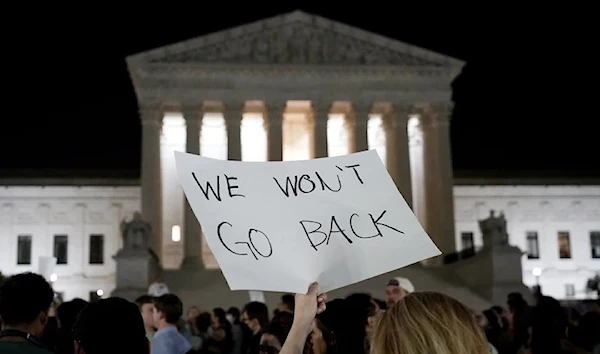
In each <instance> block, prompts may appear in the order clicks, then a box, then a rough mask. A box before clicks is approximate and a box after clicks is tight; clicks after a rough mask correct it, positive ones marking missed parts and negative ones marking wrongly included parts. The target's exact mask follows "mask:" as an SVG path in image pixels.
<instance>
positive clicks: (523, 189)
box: [454, 185, 600, 299]
mask: <svg viewBox="0 0 600 354" xmlns="http://www.w3.org/2000/svg"><path fill="white" fill-rule="evenodd" d="M454 205H455V220H456V248H457V249H459V250H460V249H462V248H463V247H462V244H461V243H462V242H461V233H462V232H472V233H473V238H474V242H475V246H476V247H481V246H482V244H483V243H482V238H481V232H480V231H479V225H478V223H477V220H481V219H484V218H485V217H487V216H488V215H489V212H490V210H491V209H493V210H496V212H497V213H499V212H501V211H503V212H504V214H505V215H506V219H507V226H508V234H509V243H510V244H511V245H513V246H517V247H519V248H520V249H521V250H522V251H523V252H526V251H527V236H526V234H527V232H528V231H534V232H537V233H538V243H539V256H540V257H539V259H528V257H527V255H523V257H522V262H523V263H522V264H523V283H524V284H525V285H527V286H533V285H536V284H537V279H536V277H535V276H534V275H533V274H532V271H533V269H534V268H536V267H539V268H540V269H541V271H542V274H541V275H540V276H539V284H540V285H541V287H542V292H543V293H544V294H546V295H550V296H553V297H555V298H557V299H568V298H578V299H582V298H588V297H590V294H586V293H585V286H586V282H587V280H588V279H589V278H591V277H593V276H594V274H595V273H596V272H600V259H599V258H595V259H594V258H592V251H591V244H590V232H592V231H600V186H568V185H564V186H455V187H454ZM559 231H567V232H569V234H570V243H571V256H572V258H571V259H561V258H559V251H558V232H559ZM569 284H571V285H573V286H574V289H575V295H574V296H567V291H566V287H567V286H568V285H569Z"/></svg>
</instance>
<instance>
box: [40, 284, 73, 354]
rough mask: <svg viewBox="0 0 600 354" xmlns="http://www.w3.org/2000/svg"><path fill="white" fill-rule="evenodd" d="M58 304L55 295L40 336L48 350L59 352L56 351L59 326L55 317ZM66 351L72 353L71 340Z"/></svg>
mask: <svg viewBox="0 0 600 354" xmlns="http://www.w3.org/2000/svg"><path fill="white" fill-rule="evenodd" d="M58 306H59V305H58V303H57V301H56V295H55V296H54V301H52V305H51V306H50V310H49V311H48V322H47V323H46V326H45V327H44V332H43V333H42V337H41V338H40V340H41V342H42V343H43V344H44V346H45V347H46V348H48V350H50V351H53V352H55V353H60V352H59V351H58V340H59V331H60V328H59V327H58V326H59V325H58V319H57V318H56V309H57V307H58ZM67 353H73V341H71V350H70V351H69V352H67ZM61 354H62V353H61Z"/></svg>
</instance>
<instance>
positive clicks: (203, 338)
mask: <svg viewBox="0 0 600 354" xmlns="http://www.w3.org/2000/svg"><path fill="white" fill-rule="evenodd" d="M211 324H212V315H211V314H210V312H202V313H200V314H199V315H198V316H196V323H195V327H196V329H197V332H196V334H195V335H194V336H193V337H192V340H191V341H190V344H191V345H192V349H194V350H195V351H196V352H198V353H202V352H203V348H204V347H206V346H207V341H208V337H209V334H208V329H209V328H210V326H211Z"/></svg>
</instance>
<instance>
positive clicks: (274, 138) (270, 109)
mask: <svg viewBox="0 0 600 354" xmlns="http://www.w3.org/2000/svg"><path fill="white" fill-rule="evenodd" d="M284 111H285V102H277V103H267V104H266V106H265V112H264V115H263V117H264V123H265V128H266V131H267V160H268V161H283V112H284Z"/></svg>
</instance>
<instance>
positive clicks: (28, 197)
mask: <svg viewBox="0 0 600 354" xmlns="http://www.w3.org/2000/svg"><path fill="white" fill-rule="evenodd" d="M138 210H140V188H139V187H135V186H134V187H131V186H123V187H119V186H116V187H104V186H103V187H77V186H52V187H41V186H2V185H1V184H0V245H1V246H0V271H1V272H2V273H3V274H8V275H10V274H15V273H21V272H27V271H33V272H35V271H37V269H38V268H37V267H38V258H39V257H41V256H53V244H54V241H53V239H54V235H55V234H64V235H67V236H68V256H67V258H68V259H67V264H64V265H61V264H59V265H57V266H56V267H55V273H56V275H57V281H56V282H54V289H55V291H57V292H61V293H63V296H64V298H65V299H72V298H75V297H79V298H83V299H86V300H88V299H89V293H90V292H96V291H97V290H98V289H102V290H103V292H104V294H110V292H111V291H112V290H113V288H114V286H115V270H116V269H115V262H114V260H113V259H112V256H113V255H114V254H115V253H116V252H117V250H118V249H119V248H120V247H121V242H122V241H121V236H120V235H121V234H120V231H119V224H120V222H121V220H122V219H123V218H131V216H132V214H133V213H134V212H135V211H138ZM92 234H102V235H104V264H89V247H90V246H89V242H90V235H92ZM18 235H31V236H32V249H31V264H30V265H17V237H18Z"/></svg>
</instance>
